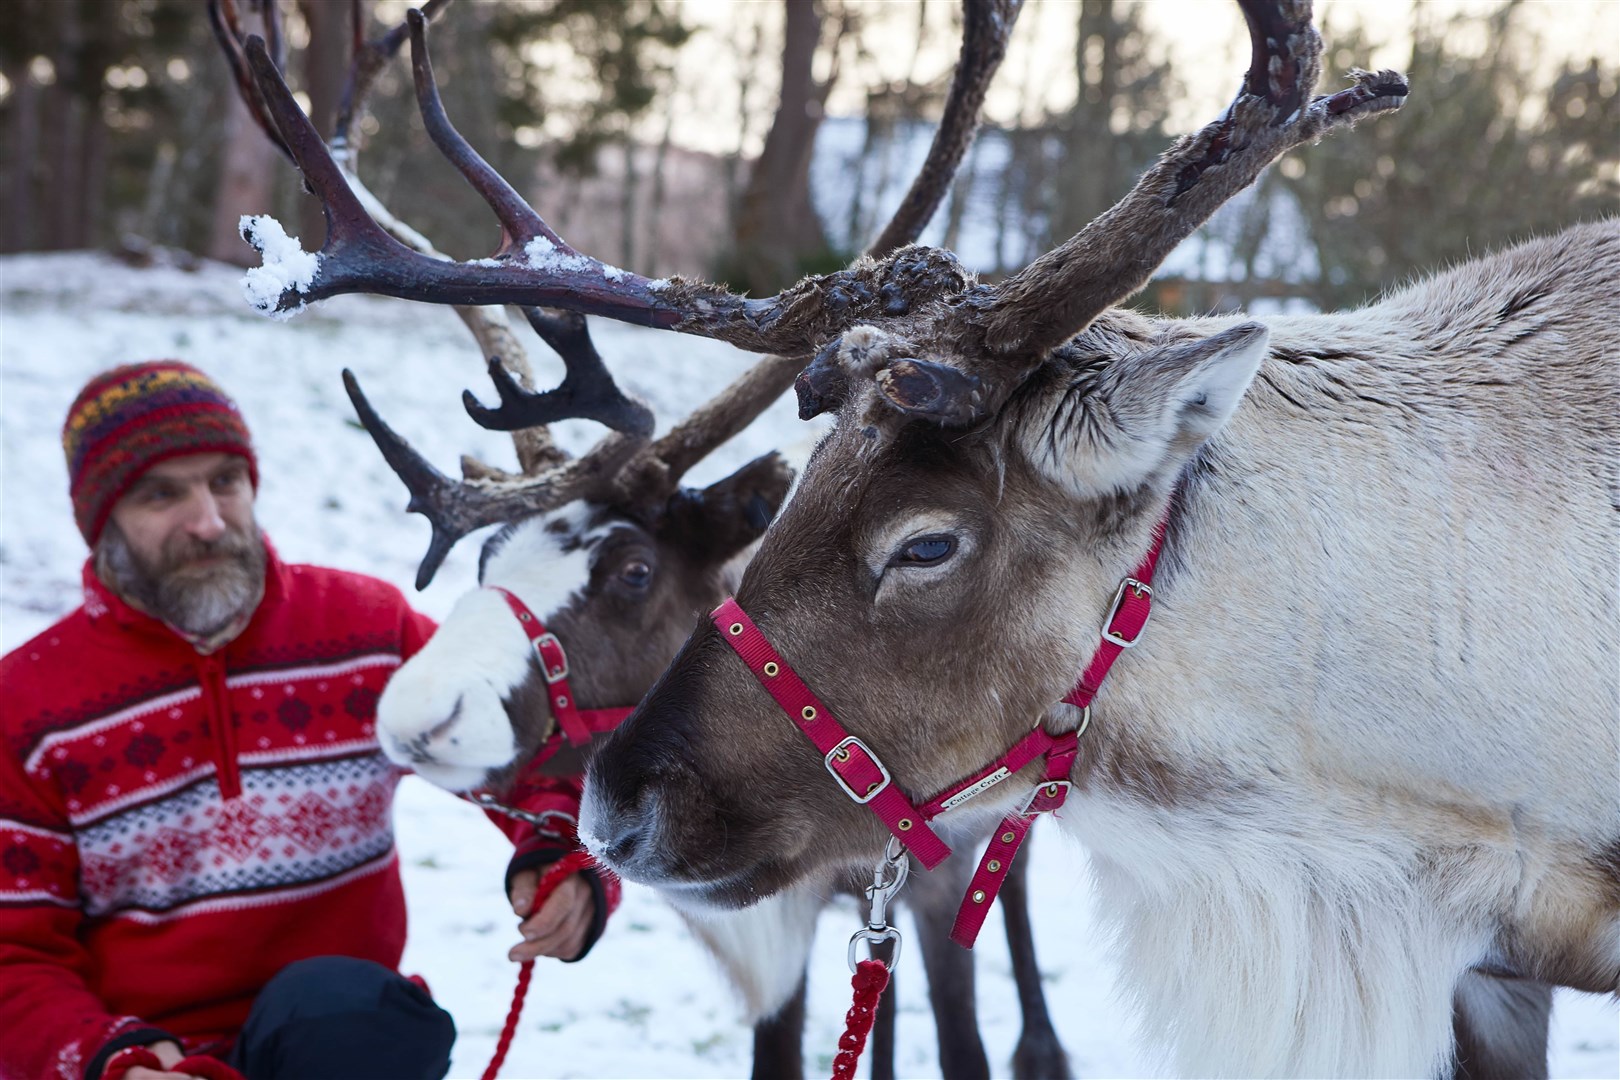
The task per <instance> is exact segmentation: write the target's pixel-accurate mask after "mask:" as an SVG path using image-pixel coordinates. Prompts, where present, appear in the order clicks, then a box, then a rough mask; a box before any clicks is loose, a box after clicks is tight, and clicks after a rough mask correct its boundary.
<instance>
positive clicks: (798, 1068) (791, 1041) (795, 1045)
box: [753, 975, 806, 1080]
mask: <svg viewBox="0 0 1620 1080" xmlns="http://www.w3.org/2000/svg"><path fill="white" fill-rule="evenodd" d="M805 991H806V979H805V976H802V975H801V976H800V977H799V988H798V989H797V990H795V991H794V992H793V996H792V997H790V998H788V1001H787V1004H786V1005H783V1006H782V1009H781V1011H780V1012H778V1013H776V1014H775V1015H774V1016H767V1017H766V1018H765V1019H763V1020H761V1021H760V1022H759V1023H757V1024H755V1025H754V1072H753V1080H804V1051H803V1046H804V1002H805Z"/></svg>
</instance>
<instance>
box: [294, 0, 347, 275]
mask: <svg viewBox="0 0 1620 1080" xmlns="http://www.w3.org/2000/svg"><path fill="white" fill-rule="evenodd" d="M298 11H299V13H300V14H302V15H303V17H304V25H306V26H307V27H309V47H308V48H306V49H305V50H304V89H305V90H306V91H307V92H308V93H309V118H310V120H312V121H313V122H314V124H315V130H316V131H319V132H320V133H321V136H322V137H323V138H328V139H329V138H331V137H332V126H333V125H334V124H335V123H336V122H337V109H338V96H339V95H340V94H342V93H343V79H344V76H345V75H346V74H347V72H348V70H349V46H348V41H349V22H348V15H349V5H347V4H340V3H334V2H332V0H299V3H298ZM298 222H299V230H300V231H299V239H300V240H302V241H303V244H304V247H305V248H306V249H308V250H311V251H313V250H314V249H315V248H318V247H320V246H321V245H322V244H323V243H325V242H326V218H325V217H324V216H323V215H322V213H321V205H320V202H319V201H318V200H315V199H305V200H303V201H302V203H301V205H300V211H299V215H298Z"/></svg>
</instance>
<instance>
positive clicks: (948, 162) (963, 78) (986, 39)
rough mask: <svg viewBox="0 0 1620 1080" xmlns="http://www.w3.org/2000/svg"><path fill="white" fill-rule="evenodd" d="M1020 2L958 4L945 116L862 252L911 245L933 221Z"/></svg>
mask: <svg viewBox="0 0 1620 1080" xmlns="http://www.w3.org/2000/svg"><path fill="white" fill-rule="evenodd" d="M1023 2H1024V0H964V3H963V4H962V52H961V55H960V57H959V58H958V59H957V62H956V74H955V75H954V76H952V78H951V89H950V92H949V93H948V94H947V95H946V97H945V112H944V114H943V115H942V116H941V117H940V121H939V127H938V128H937V129H935V131H934V141H933V142H932V143H931V144H930V145H929V147H928V156H927V158H925V159H924V161H923V166H922V169H921V170H920V171H919V172H918V173H917V175H916V177H915V178H914V179H913V180H912V181H911V188H910V190H908V191H907V192H906V196H905V198H904V199H902V200H901V201H900V206H899V208H898V209H896V210H895V212H894V217H893V218H892V219H890V221H889V224H888V225H887V226H886V227H885V228H884V230H883V232H882V233H881V234H880V235H879V236H878V238H877V239H876V240H874V241H873V242H872V246H871V247H870V248H868V249H867V252H866V253H867V254H868V255H870V256H872V257H873V258H881V257H883V256H884V255H887V254H889V253H890V252H892V251H897V250H899V249H900V248H902V247H905V246H906V245H907V244H914V243H916V242H917V237H918V236H920V235H922V231H923V229H925V228H926V227H927V226H928V223H929V222H930V221H932V220H933V217H934V212H935V211H936V210H938V209H939V204H940V201H941V200H943V199H944V198H945V192H946V191H947V190H949V188H950V186H951V180H952V179H953V178H954V177H955V176H956V170H957V167H958V166H960V165H961V164H962V156H963V155H964V154H966V153H967V149H968V147H969V146H971V145H972V144H973V136H974V133H975V132H977V130H978V127H979V110H980V108H981V107H982V106H983V105H984V95H985V92H986V91H987V90H988V89H989V87H990V80H991V78H992V77H993V76H994V75H995V73H996V69H997V68H999V67H1000V66H1001V61H1002V60H1003V59H1004V58H1005V57H1006V55H1007V41H1008V39H1009V38H1011V37H1012V29H1013V24H1014V23H1015V22H1016V21H1017V20H1018V13H1019V12H1020V11H1021V10H1022V9H1023Z"/></svg>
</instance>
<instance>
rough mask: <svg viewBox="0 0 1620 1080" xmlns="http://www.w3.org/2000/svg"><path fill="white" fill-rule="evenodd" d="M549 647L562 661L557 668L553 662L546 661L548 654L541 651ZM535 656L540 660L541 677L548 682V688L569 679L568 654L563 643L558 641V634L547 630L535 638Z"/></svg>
mask: <svg viewBox="0 0 1620 1080" xmlns="http://www.w3.org/2000/svg"><path fill="white" fill-rule="evenodd" d="M547 645H549V646H551V648H553V649H555V650H556V652H557V658H558V659H559V660H560V661H561V664H560V665H559V666H558V667H556V668H553V667H552V666H551V662H550V661H549V660H547V659H546V654H545V653H544V652H543V651H541V650H543V649H544V648H545V647H546V646H547ZM534 655H535V656H536V657H538V658H539V660H540V675H541V677H543V678H544V679H545V680H546V685H547V686H549V685H551V684H552V683H558V682H562V681H563V680H564V679H566V678H568V653H567V651H566V650H565V649H564V648H563V647H562V642H560V641H558V640H557V635H556V634H553V633H552V632H551V631H550V630H547V631H546V632H545V633H543V634H541V635H540V636H539V637H537V638H535V639H534Z"/></svg>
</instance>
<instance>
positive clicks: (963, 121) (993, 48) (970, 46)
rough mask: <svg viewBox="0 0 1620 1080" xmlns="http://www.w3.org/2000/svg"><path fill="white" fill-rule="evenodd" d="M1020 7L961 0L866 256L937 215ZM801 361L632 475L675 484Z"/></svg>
mask: <svg viewBox="0 0 1620 1080" xmlns="http://www.w3.org/2000/svg"><path fill="white" fill-rule="evenodd" d="M1022 9H1023V0H965V2H964V3H963V10H962V48H961V53H960V56H959V57H958V59H957V63H956V72H955V74H954V75H953V76H952V79H951V88H950V92H949V93H948V94H947V95H946V98H945V108H944V111H943V113H942V114H941V116H940V121H939V126H938V127H937V128H936V129H935V130H934V138H933V141H932V142H931V143H930V145H929V147H928V156H927V157H926V158H925V159H924V161H923V165H922V168H921V169H920V170H919V171H918V173H917V175H916V177H915V178H913V180H912V182H911V187H910V189H909V190H907V192H906V195H905V197H904V198H903V199H902V200H901V201H900V205H899V207H898V208H897V209H896V210H895V212H894V216H893V217H892V218H891V219H890V220H889V223H888V225H887V226H885V227H884V229H883V232H882V233H881V234H880V235H879V236H878V238H877V239H876V240H875V241H873V243H872V246H871V247H870V248H868V249H867V255H868V256H869V257H871V258H874V259H876V258H883V257H885V256H887V255H889V254H891V253H893V252H895V251H897V250H899V249H900V248H902V247H905V246H906V245H908V244H912V243H915V242H916V240H917V237H918V236H919V235H921V233H922V230H923V229H924V228H926V227H927V225H928V222H929V221H930V220H932V219H933V216H934V213H935V211H937V210H938V209H939V204H940V202H941V201H942V200H943V199H944V197H945V192H946V191H947V190H949V188H950V184H951V179H952V177H953V176H955V174H956V170H957V167H958V166H959V165H961V163H962V157H963V155H964V154H966V153H967V150H968V147H969V146H971V145H972V144H973V136H974V134H975V133H976V132H977V130H978V126H979V111H980V109H981V107H982V106H983V104H984V96H985V92H986V91H987V90H988V88H989V86H990V80H991V78H992V77H993V76H994V75H995V73H996V70H997V69H998V68H999V67H1000V66H1001V61H1002V60H1003V59H1004V58H1005V57H1006V55H1007V42H1008V40H1009V38H1010V37H1011V36H1012V30H1013V24H1014V23H1015V22H1016V21H1017V19H1018V14H1019V12H1020V11H1021V10H1022ZM804 364H805V358H804V357H803V356H765V357H762V358H761V359H760V360H759V361H758V362H757V363H756V364H755V365H754V366H753V367H752V368H750V369H749V370H748V371H746V372H744V373H743V375H742V376H741V377H740V378H738V379H737V380H736V381H735V382H733V383H732V384H731V385H730V386H728V387H726V388H725V389H724V390H722V391H721V392H720V393H719V394H718V395H716V396H715V397H714V398H713V399H712V400H711V401H709V402H708V403H707V404H705V405H703V406H702V407H701V408H699V409H698V410H697V411H695V412H693V413H692V415H691V416H689V417H687V418H686V419H685V420H684V421H682V422H681V423H680V424H678V425H676V426H675V427H674V428H672V429H670V431H669V432H668V433H667V434H665V435H664V436H663V437H662V438H660V439H659V440H658V441H657V442H656V443H654V444H653V446H651V447H650V448H649V449H648V452H647V453H646V454H645V455H642V456H641V457H638V458H637V461H636V462H632V464H631V465H630V466H629V467H627V470H626V472H627V474H636V473H637V472H638V470H637V464H638V463H639V462H642V461H646V460H648V459H650V460H651V461H652V462H657V463H660V464H661V466H662V475H661V476H660V477H658V482H661V483H662V484H663V485H664V486H665V487H666V488H668V489H673V488H674V487H675V486H676V485H677V484H678V483H679V482H680V480H681V477H683V476H684V475H685V474H686V471H687V470H688V469H690V468H691V467H692V466H693V465H695V464H697V463H698V462H699V461H702V460H703V459H704V458H705V457H708V456H709V454H710V453H712V452H713V451H714V450H715V448H716V447H718V446H720V445H722V444H723V443H725V442H726V441H728V440H729V439H731V438H732V437H733V436H735V435H736V434H737V433H739V432H740V431H742V430H743V429H744V428H746V427H747V426H748V425H749V424H751V423H753V421H754V420H755V419H756V418H757V417H758V416H759V415H760V414H761V413H762V412H764V411H765V410H766V409H767V408H768V407H769V406H770V404H771V402H773V401H775V400H776V399H777V398H778V397H780V396H781V395H782V394H784V393H785V392H786V391H787V390H788V388H789V387H791V386H792V385H793V381H794V378H795V377H796V376H797V375H798V373H799V371H800V369H801V368H803V367H804ZM658 471H659V470H658V467H657V466H653V465H649V466H648V467H647V468H646V469H643V470H641V471H640V472H641V474H645V473H649V472H652V473H656V472H658ZM638 481H639V482H652V481H651V479H650V478H649V479H647V480H643V477H642V475H639V474H638V475H635V476H631V475H627V476H626V480H625V483H626V484H629V483H632V482H638Z"/></svg>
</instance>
